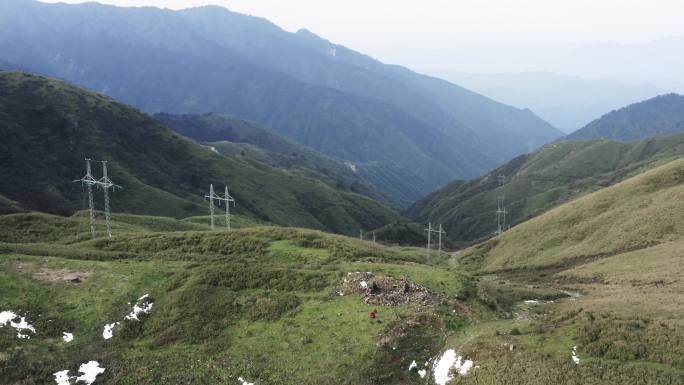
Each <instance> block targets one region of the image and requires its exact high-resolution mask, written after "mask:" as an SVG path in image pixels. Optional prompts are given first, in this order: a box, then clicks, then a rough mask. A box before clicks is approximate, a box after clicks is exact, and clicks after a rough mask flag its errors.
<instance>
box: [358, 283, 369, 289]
mask: <svg viewBox="0 0 684 385" xmlns="http://www.w3.org/2000/svg"><path fill="white" fill-rule="evenodd" d="M359 284H360V285H361V288H362V289H366V288H368V282H366V281H361V282H360V283H359Z"/></svg>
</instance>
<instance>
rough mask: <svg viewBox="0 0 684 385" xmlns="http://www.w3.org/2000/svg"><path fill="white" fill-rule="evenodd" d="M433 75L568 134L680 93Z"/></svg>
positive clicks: (607, 83)
mask: <svg viewBox="0 0 684 385" xmlns="http://www.w3.org/2000/svg"><path fill="white" fill-rule="evenodd" d="M432 73H434V74H436V75H439V76H442V77H444V78H445V79H448V80H450V81H453V82H455V83H457V84H461V85H463V86H464V87H467V88H469V89H471V90H473V91H477V92H480V93H482V94H483V95H487V96H489V97H491V98H494V99H496V100H498V101H501V102H503V103H507V104H510V105H512V106H516V107H521V108H523V107H526V108H530V109H531V110H532V111H534V113H536V114H538V115H539V116H540V117H542V118H543V119H545V120H546V121H548V122H549V123H551V124H553V125H554V126H555V127H558V128H559V129H561V130H563V131H565V132H567V133H571V132H573V131H576V130H578V129H580V128H581V127H584V126H585V125H587V124H588V123H589V122H591V121H593V120H595V119H597V118H599V117H600V116H601V115H603V114H604V113H605V112H606V111H611V110H614V109H617V108H619V107H622V106H626V105H628V104H632V103H635V102H638V101H641V100H645V99H648V98H652V97H654V96H656V95H660V94H665V93H667V92H668V91H675V90H677V87H670V89H668V88H664V87H658V86H653V85H649V84H642V85H634V84H629V83H625V82H619V81H616V80H608V79H601V80H598V79H583V78H580V77H576V76H567V75H559V74H555V73H551V72H544V71H528V72H519V73H502V74H466V73H461V72H456V71H448V70H441V71H440V70H435V71H433V72H432Z"/></svg>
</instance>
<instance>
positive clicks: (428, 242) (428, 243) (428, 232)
mask: <svg viewBox="0 0 684 385" xmlns="http://www.w3.org/2000/svg"><path fill="white" fill-rule="evenodd" d="M425 231H427V248H426V250H427V255H426V256H427V263H428V264H429V263H430V240H431V237H432V232H433V231H434V230H432V222H428V228H427V229H425Z"/></svg>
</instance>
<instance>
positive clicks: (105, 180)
mask: <svg viewBox="0 0 684 385" xmlns="http://www.w3.org/2000/svg"><path fill="white" fill-rule="evenodd" d="M97 183H98V186H99V187H102V190H103V191H104V204H105V223H106V224H107V236H109V238H111V237H112V223H111V222H112V214H111V211H110V209H109V189H112V191H114V190H116V189H117V188H121V186H119V185H116V184H114V182H112V180H111V179H109V176H108V175H107V161H106V160H103V161H102V178H100V180H99V181H98V182H97Z"/></svg>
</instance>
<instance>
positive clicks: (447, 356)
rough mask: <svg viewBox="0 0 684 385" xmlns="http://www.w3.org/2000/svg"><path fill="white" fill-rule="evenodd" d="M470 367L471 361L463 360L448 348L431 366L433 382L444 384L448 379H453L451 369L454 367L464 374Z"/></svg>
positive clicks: (471, 365) (439, 384)
mask: <svg viewBox="0 0 684 385" xmlns="http://www.w3.org/2000/svg"><path fill="white" fill-rule="evenodd" d="M472 367H473V361H471V360H464V359H463V357H462V356H458V355H456V351H455V350H454V349H448V350H447V351H445V352H444V354H442V356H441V357H440V358H439V360H437V361H435V363H434V365H433V366H432V372H433V374H434V377H435V384H438V385H446V384H447V383H448V382H449V381H451V380H453V379H454V377H453V376H452V375H451V370H452V369H456V370H457V371H458V374H460V375H462V376H464V375H466V374H468V371H470V369H472Z"/></svg>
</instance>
